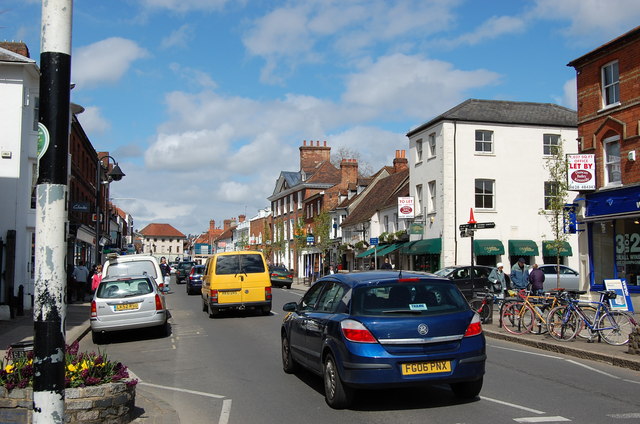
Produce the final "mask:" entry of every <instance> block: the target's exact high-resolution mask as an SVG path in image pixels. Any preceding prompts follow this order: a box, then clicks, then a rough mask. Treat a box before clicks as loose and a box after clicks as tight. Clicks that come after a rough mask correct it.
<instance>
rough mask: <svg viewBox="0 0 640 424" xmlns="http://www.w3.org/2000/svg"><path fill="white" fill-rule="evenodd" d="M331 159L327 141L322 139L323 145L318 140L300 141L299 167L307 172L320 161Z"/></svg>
mask: <svg viewBox="0 0 640 424" xmlns="http://www.w3.org/2000/svg"><path fill="white" fill-rule="evenodd" d="M330 159H331V147H328V146H327V142H326V141H324V142H323V145H322V146H321V145H320V141H316V142H315V145H314V141H313V140H311V141H309V145H307V140H304V141H303V142H302V146H300V169H301V170H303V171H305V172H307V171H313V170H314V169H315V168H316V167H317V166H318V165H319V164H320V163H322V162H326V161H329V160H330Z"/></svg>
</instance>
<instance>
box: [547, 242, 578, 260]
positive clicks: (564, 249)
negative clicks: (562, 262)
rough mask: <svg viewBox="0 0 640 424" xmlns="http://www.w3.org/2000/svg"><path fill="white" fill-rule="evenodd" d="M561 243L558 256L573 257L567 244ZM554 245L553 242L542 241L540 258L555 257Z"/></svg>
mask: <svg viewBox="0 0 640 424" xmlns="http://www.w3.org/2000/svg"><path fill="white" fill-rule="evenodd" d="M561 243H562V244H561V247H560V256H573V251H572V250H571V245H570V244H569V242H566V241H563V242H561ZM554 244H556V243H555V242H553V241H543V242H542V256H557V249H556V247H555V246H554Z"/></svg>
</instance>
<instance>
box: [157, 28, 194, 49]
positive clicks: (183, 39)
mask: <svg viewBox="0 0 640 424" xmlns="http://www.w3.org/2000/svg"><path fill="white" fill-rule="evenodd" d="M194 37H195V34H194V29H193V27H192V26H191V25H189V24H184V25H182V26H181V27H180V28H178V29H176V30H174V31H172V32H171V34H169V35H168V36H166V37H164V38H163V39H162V41H161V42H160V47H161V48H163V49H170V48H173V47H187V46H188V44H189V42H190V41H191V40H193V38H194Z"/></svg>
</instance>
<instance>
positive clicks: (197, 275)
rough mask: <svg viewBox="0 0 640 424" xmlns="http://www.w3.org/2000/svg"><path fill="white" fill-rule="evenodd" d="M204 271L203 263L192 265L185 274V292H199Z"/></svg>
mask: <svg viewBox="0 0 640 424" xmlns="http://www.w3.org/2000/svg"><path fill="white" fill-rule="evenodd" d="M203 273H204V265H194V266H193V267H191V271H190V272H189V275H188V276H187V279H186V282H187V294H197V293H200V289H202V274H203Z"/></svg>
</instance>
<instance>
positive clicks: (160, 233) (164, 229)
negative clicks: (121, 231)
mask: <svg viewBox="0 0 640 424" xmlns="http://www.w3.org/2000/svg"><path fill="white" fill-rule="evenodd" d="M140 233H141V234H143V235H145V236H146V237H156V236H157V237H181V238H186V237H187V236H185V235H184V234H182V233H181V232H180V231H178V230H176V229H175V228H174V227H172V226H171V225H170V224H149V225H147V226H146V227H144V228H143V229H142V230H140Z"/></svg>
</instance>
